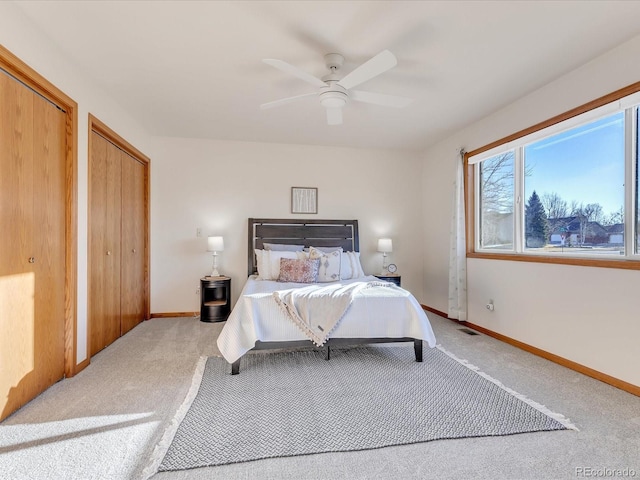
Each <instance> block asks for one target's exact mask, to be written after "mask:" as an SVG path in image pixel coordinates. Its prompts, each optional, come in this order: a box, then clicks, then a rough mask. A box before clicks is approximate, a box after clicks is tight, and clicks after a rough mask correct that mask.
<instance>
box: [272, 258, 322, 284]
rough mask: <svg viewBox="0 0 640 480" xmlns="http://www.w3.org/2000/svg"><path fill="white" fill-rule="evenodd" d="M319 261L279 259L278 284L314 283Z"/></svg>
mask: <svg viewBox="0 0 640 480" xmlns="http://www.w3.org/2000/svg"><path fill="white" fill-rule="evenodd" d="M319 266H320V260H318V259H316V260H298V259H295V260H293V259H290V258H281V259H280V275H278V281H279V282H296V283H315V281H316V279H317V278H318V267H319Z"/></svg>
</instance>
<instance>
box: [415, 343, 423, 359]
mask: <svg viewBox="0 0 640 480" xmlns="http://www.w3.org/2000/svg"><path fill="white" fill-rule="evenodd" d="M413 350H414V351H415V352H416V362H421V361H422V340H416V339H414V340H413Z"/></svg>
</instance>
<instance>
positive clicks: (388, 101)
mask: <svg viewBox="0 0 640 480" xmlns="http://www.w3.org/2000/svg"><path fill="white" fill-rule="evenodd" d="M349 98H350V99H351V100H355V101H356V102H364V103H373V104H375V105H382V106H384V107H396V108H402V107H406V106H407V105H409V104H410V103H411V102H413V98H407V97H397V96H395V95H386V94H384V93H374V92H363V91H362V90H351V91H350V92H349Z"/></svg>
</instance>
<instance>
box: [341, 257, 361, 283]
mask: <svg viewBox="0 0 640 480" xmlns="http://www.w3.org/2000/svg"><path fill="white" fill-rule="evenodd" d="M340 263H341V266H340V278H341V279H342V280H349V279H351V278H360V277H364V276H365V274H364V270H363V269H362V264H361V263H360V252H342V259H341V262H340Z"/></svg>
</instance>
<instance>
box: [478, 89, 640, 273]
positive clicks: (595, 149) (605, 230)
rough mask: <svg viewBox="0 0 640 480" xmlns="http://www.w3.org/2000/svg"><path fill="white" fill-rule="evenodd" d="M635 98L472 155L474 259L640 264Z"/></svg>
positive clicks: (638, 101) (639, 97)
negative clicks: (548, 259)
mask: <svg viewBox="0 0 640 480" xmlns="http://www.w3.org/2000/svg"><path fill="white" fill-rule="evenodd" d="M638 91H640V84H638V85H637V90H636V92H633V93H632V94H631V95H629V94H627V95H625V96H621V97H619V98H615V99H614V100H613V101H610V102H608V103H603V104H600V105H597V106H596V108H592V109H585V110H584V111H582V112H580V113H579V114H577V115H566V117H567V118H566V119H564V120H561V121H550V122H549V124H548V125H546V126H544V127H543V128H539V129H536V128H535V127H532V129H529V130H528V131H525V134H523V135H522V136H518V135H517V134H516V135H514V136H512V137H509V138H508V139H506V141H505V142H504V143H502V144H500V142H496V143H494V144H492V148H490V149H489V148H487V149H485V150H484V151H482V149H479V150H480V151H479V152H478V153H474V152H471V154H469V155H468V156H467V161H468V168H469V169H472V170H470V171H469V170H468V172H467V174H468V175H467V176H468V178H469V179H472V181H473V188H471V189H470V192H471V195H472V196H473V197H472V198H471V199H470V204H471V205H473V207H474V210H473V211H472V212H470V214H471V215H472V216H473V221H472V222H471V225H472V228H473V232H469V233H473V235H472V236H471V238H472V239H473V242H472V243H470V245H469V247H468V249H469V253H471V254H474V253H478V254H479V255H478V256H481V255H482V254H483V253H486V254H488V255H493V258H495V256H496V255H497V256H499V255H504V256H505V257H508V256H509V255H511V256H513V255H515V256H521V255H523V256H527V255H530V256H531V257H532V258H533V257H554V258H555V257H562V258H565V257H566V258H584V259H595V260H598V259H608V260H611V259H615V260H631V261H638V260H640V257H639V256H638V255H639V254H640V215H639V206H640V203H639V200H638V168H639V167H640V160H639V155H638V148H637V145H638V142H639V140H640V133H639V129H638V124H639V123H640V121H639V120H640V118H639V113H638V110H639V109H638V104H640V93H639V92H638ZM612 95H614V94H612ZM472 256H473V255H472ZM567 263H573V262H567Z"/></svg>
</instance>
